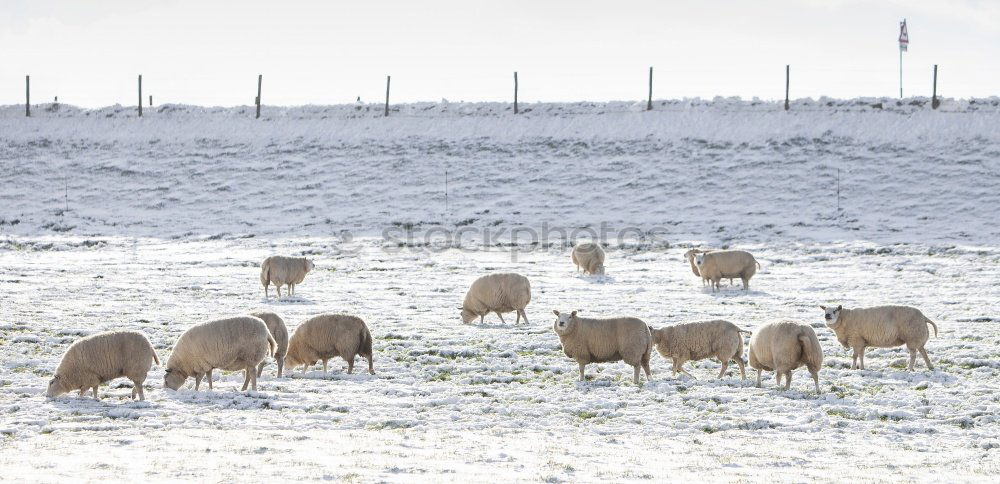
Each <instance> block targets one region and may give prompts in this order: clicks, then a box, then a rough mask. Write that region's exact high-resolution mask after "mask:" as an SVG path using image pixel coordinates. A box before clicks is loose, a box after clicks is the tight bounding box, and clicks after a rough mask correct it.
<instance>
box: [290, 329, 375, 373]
mask: <svg viewBox="0 0 1000 484" xmlns="http://www.w3.org/2000/svg"><path fill="white" fill-rule="evenodd" d="M355 355H361V356H363V357H365V359H367V360H368V373H371V374H372V375H374V374H375V368H374V366H373V365H372V334H371V332H369V331H368V326H367V325H365V322H364V321H362V320H361V318H358V317H355V316H348V315H345V314H320V315H318V316H313V317H311V318H309V319H307V320H305V321H303V322H302V324H300V325H299V327H298V328H295V332H294V333H293V334H292V339H291V340H290V341H289V342H288V354H286V355H285V366H287V367H288V368H289V371H291V369H293V368H295V367H296V366H299V365H302V374H305V373H306V371H308V370H309V367H310V366H311V365H314V364H316V362H317V361H322V362H323V373H326V370H327V362H328V361H330V359H331V358H333V357H335V356H339V357H341V358H343V359H344V360H345V361H347V373H354V357H355Z"/></svg>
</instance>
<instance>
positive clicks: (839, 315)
mask: <svg viewBox="0 0 1000 484" xmlns="http://www.w3.org/2000/svg"><path fill="white" fill-rule="evenodd" d="M820 309H822V310H823V312H824V313H825V314H824V316H823V317H824V318H825V319H826V325H827V327H829V328H830V329H832V330H833V332H834V333H836V335H837V341H839V342H840V344H841V345H843V346H844V348H851V349H853V350H854V356H853V362H852V363H851V369H852V370H853V369H856V368H858V362H859V360H860V363H861V366H860V367H861V369H862V370H864V369H865V348H867V347H873V348H892V347H896V346H902V345H906V349H907V350H909V352H910V371H913V366H914V363H916V361H917V352H918V351H919V352H920V355H921V356H923V357H924V363H927V369H928V370H933V369H934V365H932V364H931V359H930V358H929V357H928V356H927V350H926V349H925V348H924V345H926V344H927V340H928V339H929V338H930V331H928V330H927V325H928V324H929V325H931V326H933V327H934V336H937V325H936V324H934V322H933V321H931V320H930V319H927V317H926V316H924V314H923V313H921V312H920V310H919V309H917V308H911V307H909V306H877V307H872V308H857V309H847V308H845V307H843V306H837V307H835V308H834V307H826V306H820Z"/></svg>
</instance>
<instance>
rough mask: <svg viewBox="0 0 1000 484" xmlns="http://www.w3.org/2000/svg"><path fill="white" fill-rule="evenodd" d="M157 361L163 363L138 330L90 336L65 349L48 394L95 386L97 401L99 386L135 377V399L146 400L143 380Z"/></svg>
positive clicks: (85, 391)
mask: <svg viewBox="0 0 1000 484" xmlns="http://www.w3.org/2000/svg"><path fill="white" fill-rule="evenodd" d="M154 361H155V362H156V364H157V365H159V364H160V359H159V358H158V357H157V356H156V351H155V350H153V346H152V345H150V344H149V340H148V339H146V336H145V335H143V334H142V333H140V332H138V331H111V332H108V333H100V334H95V335H91V336H87V337H85V338H81V339H78V340H76V341H75V342H74V343H73V344H71V345H70V346H69V349H67V350H66V353H65V354H64V355H63V357H62V361H61V362H59V368H56V374H55V376H53V377H52V380H50V381H49V388H48V390H46V392H45V396H47V397H57V396H59V395H62V394H63V393H67V392H71V391H73V390H80V396H83V395H84V394H85V393H87V390H88V389H93V390H94V399H95V400H97V399H98V397H97V387H98V386H99V385H100V384H101V383H105V382H109V381H111V380H114V379H115V378H118V377H125V378H128V379H129V380H132V385H133V386H132V398H133V399H135V397H136V395H138V396H139V400H145V399H146V395H145V394H144V393H143V391H142V383H143V382H145V381H146V373H148V372H149V368H150V367H151V366H152V365H153V363H152V362H154Z"/></svg>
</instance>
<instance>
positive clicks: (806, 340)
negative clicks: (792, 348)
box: [799, 334, 823, 367]
mask: <svg viewBox="0 0 1000 484" xmlns="http://www.w3.org/2000/svg"><path fill="white" fill-rule="evenodd" d="M799 342H801V343H802V352H803V353H805V355H806V361H809V363H810V364H811V365H813V366H816V367H819V366H821V365H822V361H823V348H822V347H820V345H819V339H817V338H816V335H815V334H812V335H809V334H800V335H799Z"/></svg>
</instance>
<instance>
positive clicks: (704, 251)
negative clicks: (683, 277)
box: [684, 249, 733, 286]
mask: <svg viewBox="0 0 1000 484" xmlns="http://www.w3.org/2000/svg"><path fill="white" fill-rule="evenodd" d="M718 250H719V249H691V250H689V251H687V252H685V253H684V259H686V260H687V261H688V264H690V265H691V272H693V273H694V275H696V276H698V277H701V273H700V272H698V266H696V265H694V255H695V254H707V253H709V252H715V251H718ZM707 281H708V279H707V278H704V277H701V285H702V286H704V285H705V284H706V283H707ZM729 285H730V286H732V285H733V278H732V277H730V278H729Z"/></svg>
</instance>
